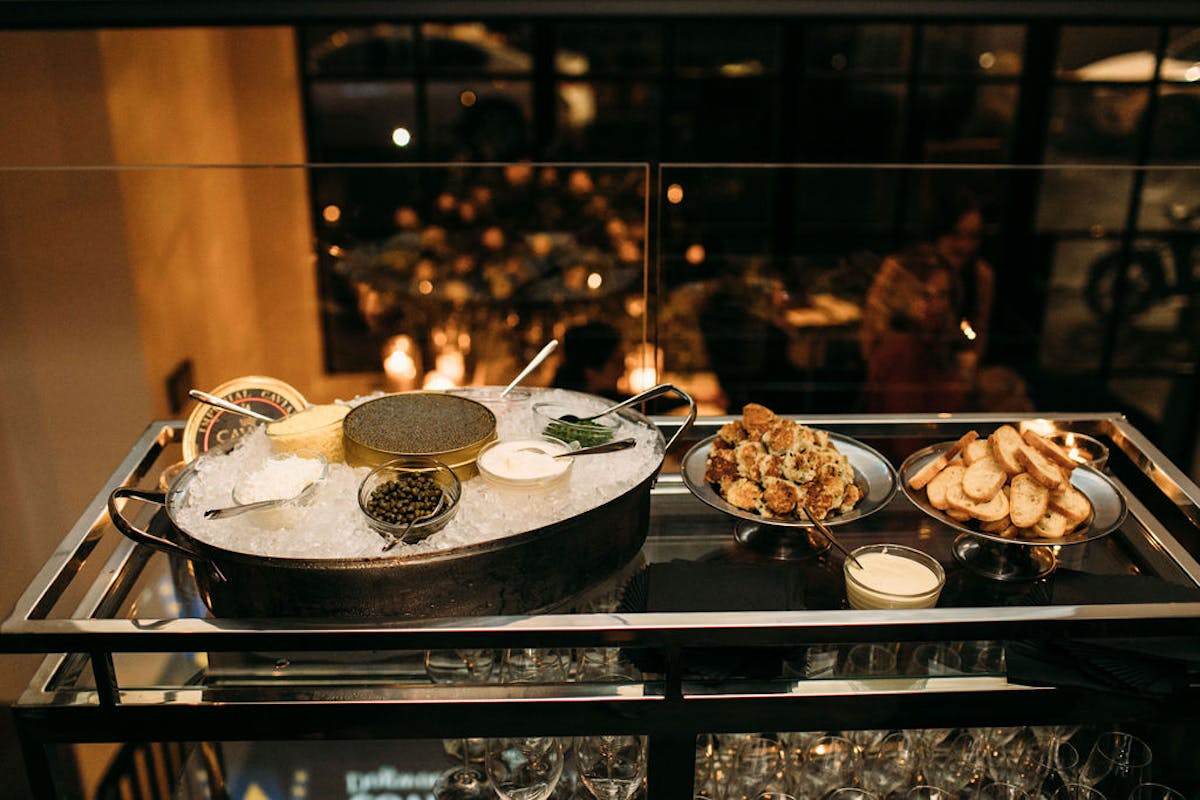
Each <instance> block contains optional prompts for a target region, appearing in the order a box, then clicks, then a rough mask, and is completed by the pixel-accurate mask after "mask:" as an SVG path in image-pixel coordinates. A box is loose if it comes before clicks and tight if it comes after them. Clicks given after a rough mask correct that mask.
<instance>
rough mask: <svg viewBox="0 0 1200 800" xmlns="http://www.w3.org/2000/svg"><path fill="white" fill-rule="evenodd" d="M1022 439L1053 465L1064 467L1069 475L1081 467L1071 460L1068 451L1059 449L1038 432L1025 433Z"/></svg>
mask: <svg viewBox="0 0 1200 800" xmlns="http://www.w3.org/2000/svg"><path fill="white" fill-rule="evenodd" d="M1021 437H1022V438H1023V439H1024V440H1025V444H1027V445H1029V446H1030V447H1032V448H1033V449H1034V450H1037V451H1038V452H1039V453H1041V454H1042V455H1044V456H1045V457H1046V458H1048V459H1050V461H1051V462H1052V463H1054V464H1057V465H1058V466H1060V467H1062V468H1063V469H1064V470H1066V471H1067V472H1068V473H1070V471H1071V470H1073V469H1075V467H1077V466H1079V462H1077V461H1076V460H1075V459H1073V458H1071V456H1070V454H1069V453H1068V452H1067V451H1066V450H1064V449H1063V448H1061V447H1059V446H1058V445H1056V444H1055V443H1054V442H1052V441H1050V440H1049V439H1047V438H1046V437H1045V436H1042V435H1041V434H1039V433H1038V432H1037V431H1032V430H1030V431H1025V432H1024V433H1022V434H1021Z"/></svg>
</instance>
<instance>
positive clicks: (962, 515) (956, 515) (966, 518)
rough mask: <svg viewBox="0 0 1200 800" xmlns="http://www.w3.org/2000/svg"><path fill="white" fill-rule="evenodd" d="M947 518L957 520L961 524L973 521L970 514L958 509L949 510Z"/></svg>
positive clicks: (947, 510)
mask: <svg viewBox="0 0 1200 800" xmlns="http://www.w3.org/2000/svg"><path fill="white" fill-rule="evenodd" d="M946 516H947V517H950V519H956V520H958V521H959V522H970V521H971V515H970V514H968V513H967V512H966V511H959V510H958V509H957V508H947V509H946Z"/></svg>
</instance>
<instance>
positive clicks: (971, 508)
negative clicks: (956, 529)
mask: <svg viewBox="0 0 1200 800" xmlns="http://www.w3.org/2000/svg"><path fill="white" fill-rule="evenodd" d="M946 503H947V505H949V507H950V508H951V509H953V510H955V511H959V512H964V513H966V514H969V515H970V516H971V517H972V518H973V519H977V520H980V521H982V522H995V521H996V520H1000V519H1003V518H1004V517H1007V516H1008V498H1007V497H1005V496H1004V493H1003V492H996V493H995V494H994V495H993V496H992V498H991V499H990V500H988V501H986V502H983V503H980V502H977V501H975V500H972V499H971V498H969V497H967V495H966V493H965V492H963V488H962V486H961V485H959V484H951V485H950V487H949V488H948V489H947V490H946Z"/></svg>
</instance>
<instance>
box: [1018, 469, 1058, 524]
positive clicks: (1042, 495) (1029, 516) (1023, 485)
mask: <svg viewBox="0 0 1200 800" xmlns="http://www.w3.org/2000/svg"><path fill="white" fill-rule="evenodd" d="M1010 485H1011V487H1012V488H1011V489H1010V490H1009V497H1008V515H1009V516H1010V517H1012V523H1013V525H1016V526H1017V527H1018V528H1031V527H1033V526H1034V525H1036V524H1037V522H1038V520H1040V519H1041V518H1042V517H1043V516H1044V515H1045V514H1046V509H1047V508H1048V506H1049V502H1050V490H1049V489H1047V488H1046V487H1045V486H1043V485H1042V484H1041V483H1039V482H1038V480H1037V479H1036V478H1034V477H1033V476H1032V475H1030V474H1029V473H1028V472H1022V473H1021V474H1020V475H1014V476H1013V479H1012V482H1011V484H1010Z"/></svg>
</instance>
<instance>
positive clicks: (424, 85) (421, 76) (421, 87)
mask: <svg viewBox="0 0 1200 800" xmlns="http://www.w3.org/2000/svg"><path fill="white" fill-rule="evenodd" d="M412 27H413V32H412V41H413V59H414V66H415V67H416V74H415V75H414V76H413V84H414V86H413V88H414V90H415V91H414V98H415V102H416V106H417V108H416V112H417V132H416V139H417V148H416V149H417V158H418V159H419V160H427V159H428V158H429V59H428V58H427V57H426V56H427V54H426V52H425V32H424V31H423V30H422V29H421V24H420V23H413V26H412Z"/></svg>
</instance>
